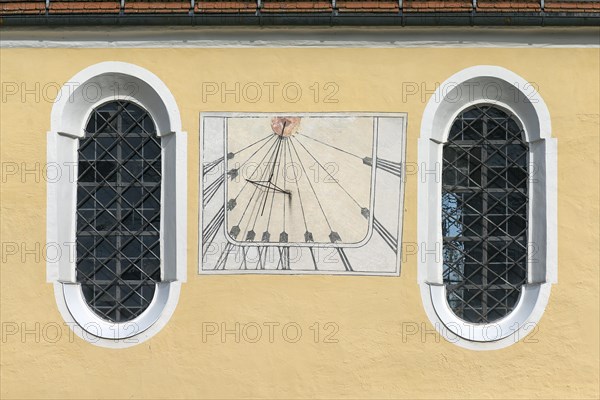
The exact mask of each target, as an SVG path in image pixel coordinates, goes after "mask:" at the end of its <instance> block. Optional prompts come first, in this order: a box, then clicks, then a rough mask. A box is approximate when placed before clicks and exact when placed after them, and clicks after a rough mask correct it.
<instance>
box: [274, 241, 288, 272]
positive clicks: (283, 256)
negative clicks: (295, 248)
mask: <svg viewBox="0 0 600 400" xmlns="http://www.w3.org/2000/svg"><path fill="white" fill-rule="evenodd" d="M278 250H279V263H277V269H279V266H280V265H281V269H283V270H288V269H290V248H289V247H278Z"/></svg>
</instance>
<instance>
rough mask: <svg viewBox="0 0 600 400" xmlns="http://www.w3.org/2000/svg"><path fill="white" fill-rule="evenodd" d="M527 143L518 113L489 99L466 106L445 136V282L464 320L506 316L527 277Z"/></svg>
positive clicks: (483, 320) (450, 301) (452, 305)
mask: <svg viewBox="0 0 600 400" xmlns="http://www.w3.org/2000/svg"><path fill="white" fill-rule="evenodd" d="M528 149H529V146H528V144H527V143H526V142H525V141H524V134H523V130H522V129H521V127H520V124H519V123H518V121H517V119H516V117H515V116H513V115H511V114H510V113H507V112H505V111H504V110H502V109H500V108H498V107H496V106H493V105H487V104H479V105H475V106H473V107H470V108H468V109H466V110H464V111H461V113H460V114H459V115H458V117H456V119H455V120H454V122H453V123H452V126H451V127H450V133H449V135H448V140H447V142H446V143H444V149H443V166H442V168H443V170H442V235H443V252H442V254H443V262H444V285H445V286H446V297H447V300H448V304H449V305H450V308H451V309H452V311H453V312H454V313H455V314H456V315H457V316H458V317H459V318H461V319H463V320H465V321H468V322H473V323H488V322H493V321H496V320H498V319H500V318H502V317H505V316H506V315H508V314H509V313H510V312H511V311H513V310H514V308H515V306H516V304H517V302H518V300H519V294H520V291H521V286H522V285H523V284H525V283H526V278H527V205H528V203H529V202H528V199H529V197H528V194H527V187H528V177H529V175H528V173H527V167H528V156H527V153H528Z"/></svg>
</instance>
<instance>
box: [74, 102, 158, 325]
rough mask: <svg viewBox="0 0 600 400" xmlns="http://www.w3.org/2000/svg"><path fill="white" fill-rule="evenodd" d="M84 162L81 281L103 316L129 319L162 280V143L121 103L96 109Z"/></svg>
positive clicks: (144, 115) (141, 115)
mask: <svg viewBox="0 0 600 400" xmlns="http://www.w3.org/2000/svg"><path fill="white" fill-rule="evenodd" d="M78 164H79V170H78V179H77V234H76V238H77V265H76V275H77V282H80V283H81V288H82V290H83V294H84V297H85V300H86V302H87V304H88V305H89V307H90V308H91V309H92V310H93V311H94V312H95V313H96V314H98V316H100V317H101V318H103V319H106V320H109V321H112V322H124V321H130V320H132V319H134V318H135V317H137V316H139V315H140V314H142V313H143V312H144V310H146V309H147V308H148V306H149V305H150V302H151V301H152V299H153V297H154V292H155V286H156V283H157V282H159V281H160V277H161V262H160V260H161V258H160V219H161V207H160V199H161V145H160V139H159V138H158V137H157V135H156V128H155V124H154V121H153V120H152V118H151V116H150V114H149V113H148V112H147V111H146V110H144V109H143V108H141V107H140V106H138V105H136V104H134V103H132V102H129V101H123V100H118V101H110V102H108V103H105V104H103V105H101V106H99V107H97V108H95V109H94V110H92V113H91V115H90V118H89V120H88V121H87V124H86V128H85V135H84V137H82V138H81V139H80V140H79V149H78Z"/></svg>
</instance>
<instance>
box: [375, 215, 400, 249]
mask: <svg viewBox="0 0 600 400" xmlns="http://www.w3.org/2000/svg"><path fill="white" fill-rule="evenodd" d="M373 228H375V231H376V232H377V233H379V235H380V236H381V237H382V238H383V240H384V241H385V242H386V243H387V245H388V246H390V248H391V249H392V250H393V251H394V253H396V252H397V251H398V239H396V238H395V237H394V236H393V235H392V234H391V233H390V231H388V230H387V229H385V227H384V226H383V225H382V224H381V222H379V221H378V220H377V218H373Z"/></svg>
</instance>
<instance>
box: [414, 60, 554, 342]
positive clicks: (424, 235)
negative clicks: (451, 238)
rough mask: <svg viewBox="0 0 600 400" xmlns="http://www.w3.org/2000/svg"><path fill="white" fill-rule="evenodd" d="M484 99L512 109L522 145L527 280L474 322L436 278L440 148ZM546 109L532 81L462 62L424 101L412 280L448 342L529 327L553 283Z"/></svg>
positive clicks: (504, 337)
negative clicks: (525, 147) (506, 303)
mask: <svg viewBox="0 0 600 400" xmlns="http://www.w3.org/2000/svg"><path fill="white" fill-rule="evenodd" d="M481 103H486V104H492V105H496V106H498V107H500V108H504V109H506V110H508V111H510V112H511V113H512V114H514V115H515V116H516V117H517V118H518V119H519V121H520V122H521V124H522V125H523V128H524V131H525V136H526V138H525V140H526V141H527V143H528V144H529V176H530V178H529V203H530V206H529V210H528V223H529V230H528V244H530V245H531V246H530V255H529V256H528V265H527V283H526V284H525V285H523V286H522V291H521V295H520V297H519V301H518V303H517V305H516V306H515V309H514V310H513V311H512V312H511V313H510V314H508V315H506V316H505V317H504V318H501V319H500V320H498V321H495V322H493V323H487V324H474V323H469V322H466V321H464V320H462V319H460V318H458V317H457V316H456V315H455V314H454V312H453V311H452V310H451V309H450V307H449V305H448V302H447V299H446V287H445V285H444V281H443V261H442V246H443V244H442V243H443V241H442V221H441V219H442V211H441V203H442V202H441V192H442V179H441V171H442V163H443V158H442V154H443V153H442V152H443V146H444V143H445V142H446V141H447V137H448V134H449V131H450V127H451V125H452V123H453V122H454V120H455V119H456V117H457V116H458V114H459V113H460V112H461V111H463V110H465V109H467V108H469V107H470V106H472V105H475V104H481ZM551 132H552V128H551V122H550V113H549V111H548V108H547V107H546V104H545V103H544V101H543V99H542V98H541V96H540V95H539V93H538V92H537V90H536V88H535V87H534V85H532V84H531V83H529V82H527V81H526V80H525V79H523V78H522V77H520V76H519V75H517V74H515V73H514V72H512V71H509V70H507V69H505V68H502V67H498V66H491V65H479V66H473V67H470V68H466V69H464V70H462V71H460V72H458V73H456V74H454V75H452V76H451V77H450V78H448V79H447V80H446V81H445V82H444V83H442V84H441V85H440V86H439V87H438V89H437V90H436V91H435V92H434V94H433V95H432V97H431V98H430V99H429V102H428V103H427V105H426V107H425V110H424V112H423V118H422V120H421V134H420V138H419V141H418V153H419V154H418V157H419V171H420V174H419V183H418V205H419V206H418V232H417V236H418V242H419V260H418V278H417V280H418V283H419V286H420V290H421V299H422V301H423V306H424V308H425V312H426V314H427V316H428V317H429V319H430V321H431V322H432V324H433V325H434V327H435V328H436V330H437V331H438V332H439V333H440V334H441V335H442V336H443V337H444V338H446V339H447V340H448V341H449V342H451V343H454V344H456V345H458V346H461V347H464V348H468V349H472V350H493V349H500V348H504V347H507V346H510V345H511V344H513V343H516V342H517V341H519V340H520V339H522V338H523V337H525V336H526V335H527V334H529V333H531V332H533V331H534V329H535V327H536V325H537V323H538V321H539V320H540V318H541V316H542V314H543V312H544V310H545V308H546V305H547V304H548V299H549V296H550V288H551V285H552V284H553V283H556V281H557V255H558V254H557V246H558V243H557V233H556V232H557V231H556V227H557V141H556V139H555V138H552V137H551Z"/></svg>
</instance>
